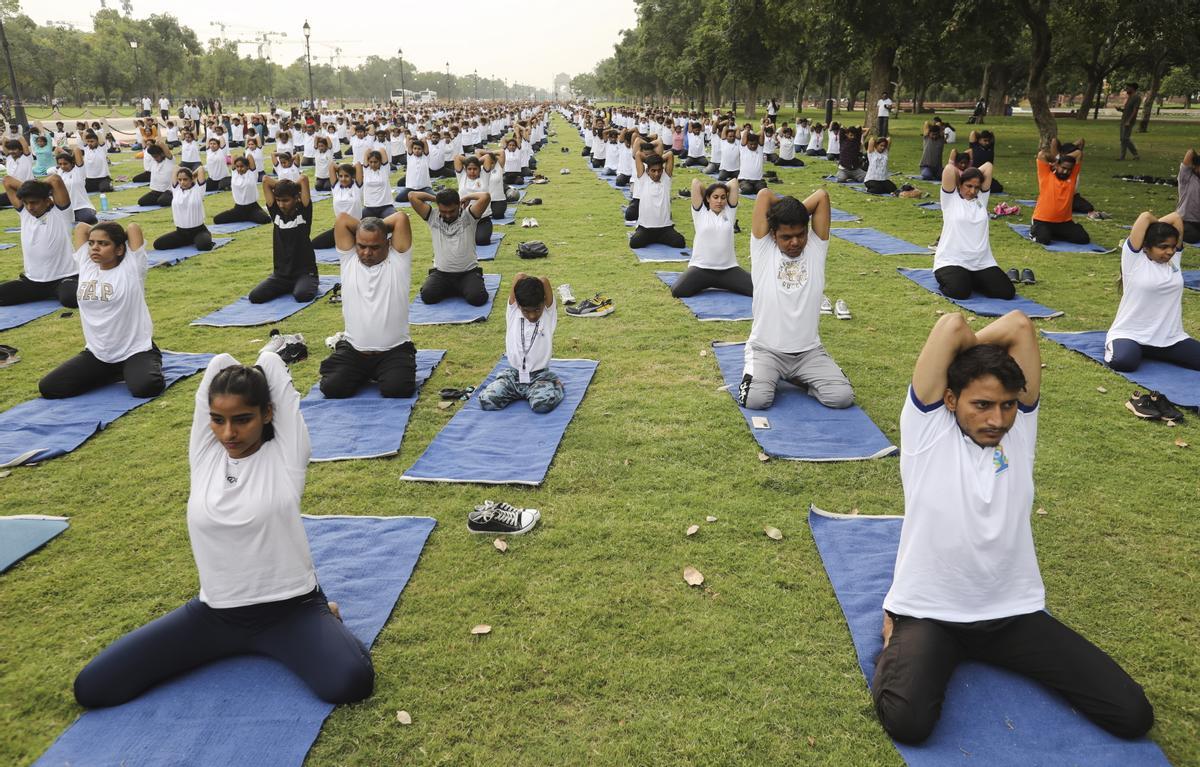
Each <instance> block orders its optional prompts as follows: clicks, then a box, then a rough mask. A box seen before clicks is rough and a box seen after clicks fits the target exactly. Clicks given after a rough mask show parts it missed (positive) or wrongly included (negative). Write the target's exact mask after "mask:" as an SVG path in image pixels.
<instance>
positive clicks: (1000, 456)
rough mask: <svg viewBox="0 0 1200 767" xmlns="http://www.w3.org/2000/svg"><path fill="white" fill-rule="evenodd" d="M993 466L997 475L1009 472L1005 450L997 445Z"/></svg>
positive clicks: (993, 455) (993, 453)
mask: <svg viewBox="0 0 1200 767" xmlns="http://www.w3.org/2000/svg"><path fill="white" fill-rule="evenodd" d="M992 465H993V466H995V467H996V474H997V475H1000V474H1003V473H1004V472H1006V471H1008V456H1006V455H1005V454H1004V448H1003V447H1002V446H1000V445H996V449H995V450H994V451H993V452H992Z"/></svg>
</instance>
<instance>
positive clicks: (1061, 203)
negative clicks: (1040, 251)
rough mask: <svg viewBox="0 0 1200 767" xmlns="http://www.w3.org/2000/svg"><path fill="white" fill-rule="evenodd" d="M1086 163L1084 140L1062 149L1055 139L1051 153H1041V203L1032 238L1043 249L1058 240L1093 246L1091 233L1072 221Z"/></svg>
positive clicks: (1039, 186) (1035, 214)
mask: <svg viewBox="0 0 1200 767" xmlns="http://www.w3.org/2000/svg"><path fill="white" fill-rule="evenodd" d="M1064 150H1067V151H1064ZM1082 160H1083V139H1079V141H1077V142H1076V143H1075V144H1074V145H1071V144H1067V145H1065V146H1061V145H1059V143H1058V139H1057V138H1053V139H1051V140H1050V149H1049V150H1048V151H1047V150H1045V149H1043V150H1042V151H1040V152H1038V156H1037V179H1038V199H1037V207H1035V208H1034V209H1033V222H1032V225H1031V226H1030V227H1029V234H1030V236H1031V237H1033V239H1035V240H1037V241H1038V242H1039V243H1041V244H1042V245H1049V244H1050V243H1051V242H1053V241H1054V240H1059V241H1062V242H1074V243H1078V244H1080V245H1086V244H1087V243H1089V242H1091V238H1090V237H1088V233H1087V230H1085V229H1084V228H1083V227H1082V226H1080V225H1079V224H1077V223H1075V222H1074V221H1072V220H1071V212H1072V211H1071V208H1072V204H1073V202H1074V199H1075V187H1076V186H1077V185H1078V184H1079V171H1080V169H1081V168H1082V165H1081V162H1082Z"/></svg>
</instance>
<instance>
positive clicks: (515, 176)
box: [504, 171, 525, 186]
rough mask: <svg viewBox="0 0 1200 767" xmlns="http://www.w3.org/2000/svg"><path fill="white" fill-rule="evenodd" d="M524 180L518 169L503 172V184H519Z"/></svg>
mask: <svg viewBox="0 0 1200 767" xmlns="http://www.w3.org/2000/svg"><path fill="white" fill-rule="evenodd" d="M524 180H525V177H524V176H522V175H521V172H520V171H509V172H506V173H505V174H504V185H505V186H512V185H513V184H519V183H521V182H522V181H524Z"/></svg>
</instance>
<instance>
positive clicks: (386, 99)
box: [383, 72, 392, 104]
mask: <svg viewBox="0 0 1200 767" xmlns="http://www.w3.org/2000/svg"><path fill="white" fill-rule="evenodd" d="M387 76H388V73H387V72H384V73H383V103H385V104H387V103H390V102H391V100H392V92H391V91H389V90H388V87H387Z"/></svg>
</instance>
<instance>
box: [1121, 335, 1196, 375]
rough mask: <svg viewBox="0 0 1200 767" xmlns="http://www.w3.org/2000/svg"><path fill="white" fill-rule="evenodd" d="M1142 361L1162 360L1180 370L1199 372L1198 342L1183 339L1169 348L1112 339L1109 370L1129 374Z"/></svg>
mask: <svg viewBox="0 0 1200 767" xmlns="http://www.w3.org/2000/svg"><path fill="white" fill-rule="evenodd" d="M1143 359H1148V360H1162V361H1163V362H1170V363H1172V364H1174V365H1178V366H1179V367H1181V368H1188V369H1190V370H1200V341H1197V340H1196V339H1195V338H1185V339H1183V340H1182V341H1177V342H1175V343H1173V344H1171V345H1170V346H1146V345H1145V344H1139V343H1138V342H1137V341H1131V340H1130V339H1128V338H1114V339H1113V342H1112V359H1111V360H1109V361H1108V366H1109V367H1110V368H1112V369H1113V370H1120V371H1123V372H1126V373H1129V372H1132V371H1134V370H1137V369H1138V368H1139V367H1141V365H1142V360H1143Z"/></svg>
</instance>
